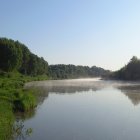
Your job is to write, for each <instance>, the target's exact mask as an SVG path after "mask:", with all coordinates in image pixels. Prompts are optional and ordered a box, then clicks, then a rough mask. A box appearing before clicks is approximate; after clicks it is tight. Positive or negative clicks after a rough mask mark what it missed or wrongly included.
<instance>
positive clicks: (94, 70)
mask: <svg viewBox="0 0 140 140" xmlns="http://www.w3.org/2000/svg"><path fill="white" fill-rule="evenodd" d="M108 73H109V71H108V70H104V69H103V68H99V67H96V66H93V67H88V66H75V65H64V64H58V65H50V66H49V76H50V77H52V78H53V79H67V78H84V77H99V76H103V75H107V74H108Z"/></svg>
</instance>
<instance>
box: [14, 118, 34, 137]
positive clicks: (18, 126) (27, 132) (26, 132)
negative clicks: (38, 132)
mask: <svg viewBox="0 0 140 140" xmlns="http://www.w3.org/2000/svg"><path fill="white" fill-rule="evenodd" d="M32 132H33V129H32V128H25V126H24V121H23V120H21V119H17V120H16V122H15V124H14V126H13V139H14V140H26V139H27V138H28V137H30V136H31V134H32Z"/></svg>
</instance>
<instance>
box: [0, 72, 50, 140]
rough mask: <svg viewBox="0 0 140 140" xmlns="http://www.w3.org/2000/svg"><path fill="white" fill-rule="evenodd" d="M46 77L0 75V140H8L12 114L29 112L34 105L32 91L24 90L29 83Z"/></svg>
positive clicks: (35, 96) (34, 100)
mask: <svg viewBox="0 0 140 140" xmlns="http://www.w3.org/2000/svg"><path fill="white" fill-rule="evenodd" d="M46 79H48V77H47V76H46V75H42V76H37V77H30V76H24V75H21V74H19V73H16V72H15V73H5V72H3V73H0V140H8V139H9V137H10V135H11V133H12V125H13V123H14V113H16V112H25V113H26V112H30V110H33V109H34V108H35V107H36V105H37V102H36V99H37V94H36V91H34V90H24V89H23V86H24V84H25V83H26V82H29V81H38V80H46Z"/></svg>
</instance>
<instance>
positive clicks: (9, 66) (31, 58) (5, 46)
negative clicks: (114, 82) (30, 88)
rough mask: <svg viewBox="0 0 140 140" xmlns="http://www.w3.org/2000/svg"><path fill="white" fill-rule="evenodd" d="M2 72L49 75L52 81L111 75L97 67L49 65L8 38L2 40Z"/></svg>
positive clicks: (0, 57)
mask: <svg viewBox="0 0 140 140" xmlns="http://www.w3.org/2000/svg"><path fill="white" fill-rule="evenodd" d="M0 71H4V72H13V71H18V72H20V73H21V74H24V75H30V76H37V75H48V76H49V77H50V78H51V79H67V78H79V77H97V76H103V75H106V74H108V73H109V71H107V70H104V69H103V68H100V67H96V66H92V67H88V66H75V65H63V64H59V65H48V62H47V61H45V60H44V59H43V57H38V56H37V55H35V54H33V53H32V52H31V51H30V50H29V49H28V47H27V46H25V45H24V44H22V43H20V42H19V41H14V40H12V39H7V38H0Z"/></svg>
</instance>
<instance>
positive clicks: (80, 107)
mask: <svg viewBox="0 0 140 140" xmlns="http://www.w3.org/2000/svg"><path fill="white" fill-rule="evenodd" d="M25 88H36V89H37V90H38V91H39V93H38V102H39V104H40V107H38V108H37V113H36V115H35V116H34V115H33V116H34V117H33V118H32V119H29V118H30V117H29V118H28V120H26V121H25V123H24V124H25V126H26V127H27V128H28V127H30V126H31V127H32V128H34V133H33V134H32V136H31V138H27V139H28V140H38V139H40V138H41V139H42V140H46V139H49V140H60V139H61V140H71V139H75V140H85V139H86V140H90V139H96V140H104V139H118V140H122V139H123V140H132V139H135V140H139V138H140V133H139V132H138V131H137V130H140V124H139V123H138V122H139V117H140V110H139V107H140V106H138V107H135V108H134V107H133V105H138V104H139V103H140V84H139V83H134V82H122V81H103V80H100V81H99V80H98V81H95V80H86V81H85V80H83V81H82V80H62V81H45V82H31V83H28V84H26V85H25ZM77 93H78V94H77ZM59 94H61V96H60V95H59ZM124 95H125V96H124ZM128 99H129V100H130V101H131V102H132V104H131V102H130V101H129V100H128ZM29 116H30V115H29ZM31 117H32V115H31ZM23 118H24V117H23ZM24 134H25V131H24Z"/></svg>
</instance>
